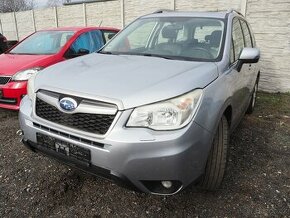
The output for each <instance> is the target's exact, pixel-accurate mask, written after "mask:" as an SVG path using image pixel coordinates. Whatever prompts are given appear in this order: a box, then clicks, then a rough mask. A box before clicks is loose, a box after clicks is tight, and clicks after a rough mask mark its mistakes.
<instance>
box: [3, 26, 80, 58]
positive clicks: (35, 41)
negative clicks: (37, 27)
mask: <svg viewBox="0 0 290 218" xmlns="http://www.w3.org/2000/svg"><path fill="white" fill-rule="evenodd" d="M73 35H74V32H73V31H41V32H36V33H34V34H33V35H31V36H29V37H28V38H26V39H25V40H24V41H22V42H21V43H20V44H18V45H17V46H16V47H15V48H13V49H12V50H11V51H10V52H9V54H28V55H29V54H31V55H49V54H55V53H57V52H59V51H60V49H61V48H62V47H63V46H64V45H65V44H66V43H67V41H68V40H69V39H70V38H71V37H72V36H73Z"/></svg>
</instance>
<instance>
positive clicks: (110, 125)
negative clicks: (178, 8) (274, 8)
mask: <svg viewBox="0 0 290 218" xmlns="http://www.w3.org/2000/svg"><path fill="white" fill-rule="evenodd" d="M259 57H260V52H259V50H258V49H257V48H256V45H255V39H254V35H253V33H252V31H251V29H250V26H249V24H248V23H247V21H246V20H245V18H244V17H243V16H242V15H240V14H239V13H237V12H235V11H228V12H214V13H212V12H207V13H192V12H168V11H158V12H156V13H153V14H150V15H146V16H143V17H141V18H139V19H137V20H136V21H134V22H133V23H132V24H130V25H129V26H128V27H127V28H125V29H124V30H123V31H122V32H120V33H119V34H118V35H117V36H116V37H114V38H113V39H112V40H111V41H110V42H109V43H108V44H107V45H106V46H104V47H103V48H102V49H101V50H100V51H99V52H98V53H95V54H91V55H88V56H85V57H80V58H77V59H74V60H70V61H67V62H65V63H60V64H57V65H55V66H52V67H49V68H47V69H45V70H43V71H41V72H39V73H38V74H37V75H34V76H32V77H31V79H30V80H29V84H28V95H27V96H26V97H25V98H24V99H23V100H22V104H21V108H20V125H21V130H22V132H23V143H24V144H25V145H26V146H28V147H29V148H30V149H32V150H33V151H39V152H41V153H44V154H46V155H49V156H52V157H54V158H57V159H59V160H62V161H64V162H65V163H66V164H69V165H72V166H75V167H78V168H81V169H83V170H86V171H88V172H91V173H94V174H96V175H99V176H103V177H106V178H110V179H116V180H117V181H121V182H123V184H129V185H130V186H132V187H135V188H137V189H138V190H141V191H143V192H147V193H154V194H161V195H170V194H175V193H177V192H179V191H180V190H182V189H184V188H185V187H187V186H188V185H189V184H192V183H194V184H198V185H199V186H200V187H202V188H205V189H208V190H213V189H216V188H218V187H219V185H220V184H221V182H222V179H223V175H224V171H225V168H226V160H227V158H226V156H227V149H228V146H229V134H230V132H231V131H232V130H233V129H234V128H235V127H236V126H237V125H238V123H239V121H240V120H241V118H242V117H243V116H244V114H245V112H248V113H251V112H252V111H253V108H254V105H255V100H256V92H257V88H258V81H259V68H258V65H257V64H256V63H257V62H258V60H259Z"/></svg>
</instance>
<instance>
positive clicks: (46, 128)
mask: <svg viewBox="0 0 290 218" xmlns="http://www.w3.org/2000/svg"><path fill="white" fill-rule="evenodd" d="M33 126H34V127H37V128H39V129H42V130H45V131H48V132H51V133H54V134H56V135H59V136H62V137H65V138H68V139H72V140H74V141H78V142H81V143H84V144H87V145H92V146H97V147H100V148H104V146H105V145H104V144H102V143H98V142H94V141H91V140H88V139H84V138H81V137H78V136H75V135H71V134H67V133H64V132H61V131H58V130H56V129H53V128H50V127H47V126H43V125H40V124H38V123H33Z"/></svg>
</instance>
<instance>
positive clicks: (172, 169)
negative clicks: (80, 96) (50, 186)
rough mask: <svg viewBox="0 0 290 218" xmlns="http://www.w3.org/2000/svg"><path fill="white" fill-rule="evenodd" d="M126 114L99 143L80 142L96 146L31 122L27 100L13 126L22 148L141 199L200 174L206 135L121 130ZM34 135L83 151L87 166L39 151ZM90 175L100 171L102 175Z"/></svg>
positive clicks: (197, 130)
mask: <svg viewBox="0 0 290 218" xmlns="http://www.w3.org/2000/svg"><path fill="white" fill-rule="evenodd" d="M130 113H131V110H128V111H124V112H122V114H121V116H120V117H119V119H118V121H117V122H116V124H115V126H114V128H112V130H111V131H110V132H109V133H108V134H107V135H106V137H105V138H93V139H92V138H91V137H83V136H82V137H83V138H85V139H88V140H92V141H94V142H96V145H89V144H87V143H83V142H82V141H80V140H74V138H73V137H68V135H69V134H72V133H71V132H70V131H67V129H66V128H65V127H63V128H58V129H57V131H56V130H55V129H53V131H52V129H51V126H49V125H47V124H43V123H42V122H41V121H40V120H39V119H37V117H33V115H32V114H33V113H32V102H31V100H30V99H29V98H28V97H25V98H24V99H23V101H22V103H21V107H20V113H19V120H20V126H21V129H22V130H23V132H24V136H23V137H24V142H25V144H26V145H28V146H29V147H30V148H32V149H33V150H36V151H41V152H43V153H45V154H47V155H50V156H53V157H55V158H57V159H61V160H62V161H64V162H65V163H67V164H69V165H73V166H76V167H78V168H81V169H83V170H86V171H88V172H91V173H94V174H97V175H100V176H103V177H107V178H108V177H109V178H114V179H115V178H118V180H122V181H126V183H127V184H128V183H130V184H131V185H133V186H134V187H136V188H137V189H139V190H141V191H143V192H146V193H155V194H174V193H176V192H178V191H180V190H182V189H183V188H185V187H186V186H188V185H189V184H191V183H192V182H194V181H196V180H197V179H198V178H199V177H200V176H201V175H202V174H203V172H204V168H205V164H206V161H207V156H208V153H209V150H210V147H211V142H212V140H213V135H212V134H211V133H209V132H208V131H207V130H205V129H203V128H202V127H200V126H199V125H198V124H196V123H195V122H191V123H190V124H189V125H188V126H186V127H185V128H183V129H180V130H176V131H152V130H149V129H145V128H126V127H124V124H125V123H126V120H127V119H128V117H129V116H130ZM44 127H45V128H44ZM37 133H41V134H44V135H48V136H51V137H53V138H55V139H58V140H61V141H64V142H68V143H71V144H74V145H77V146H79V147H83V148H85V149H89V150H90V152H91V160H90V163H88V164H81V163H79V162H78V161H76V160H73V159H72V158H70V157H69V156H66V155H63V154H59V153H57V152H52V151H49V150H48V149H45V148H44V147H43V146H42V145H40V144H39V143H38V142H37V137H36V135H37ZM97 145H103V146H97ZM94 169H102V170H101V171H102V172H106V173H105V174H106V175H104V174H103V173H99V172H100V171H98V170H97V171H96V170H94ZM161 181H172V182H173V183H174V184H176V187H175V188H174V189H172V190H165V189H162V188H161V189H160V187H159V184H161ZM157 186H158V187H157Z"/></svg>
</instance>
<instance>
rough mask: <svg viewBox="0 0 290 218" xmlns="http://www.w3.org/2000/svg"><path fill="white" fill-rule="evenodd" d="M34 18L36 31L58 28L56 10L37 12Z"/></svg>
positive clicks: (49, 9)
mask: <svg viewBox="0 0 290 218" xmlns="http://www.w3.org/2000/svg"><path fill="white" fill-rule="evenodd" d="M34 17H35V26H36V30H42V29H47V28H54V27H56V26H57V22H56V15H55V9H54V8H47V9H43V10H35V11H34Z"/></svg>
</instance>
